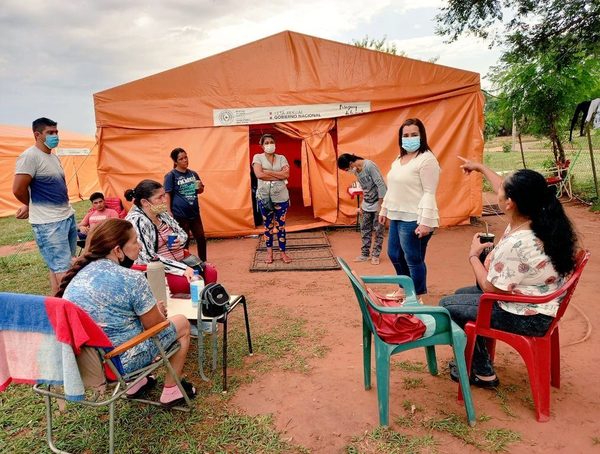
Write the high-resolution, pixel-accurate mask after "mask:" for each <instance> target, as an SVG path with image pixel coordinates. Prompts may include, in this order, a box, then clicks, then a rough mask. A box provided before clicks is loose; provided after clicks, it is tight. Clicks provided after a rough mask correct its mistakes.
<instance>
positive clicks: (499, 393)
mask: <svg viewBox="0 0 600 454" xmlns="http://www.w3.org/2000/svg"><path fill="white" fill-rule="evenodd" d="M518 390H519V387H518V386H516V385H508V386H500V387H499V388H498V389H496V398H497V399H498V400H499V401H500V408H502V411H503V412H504V413H505V414H506V415H507V416H511V417H513V418H514V417H516V415H515V414H514V412H513V410H512V408H511V407H510V405H509V401H510V395H511V394H514V393H515V392H517V391H518Z"/></svg>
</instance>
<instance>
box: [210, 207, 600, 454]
mask: <svg viewBox="0 0 600 454" xmlns="http://www.w3.org/2000/svg"><path fill="white" fill-rule="evenodd" d="M490 202H493V200H490V201H488V202H486V203H490ZM566 207H567V211H568V213H569V215H570V216H571V217H572V219H573V221H574V223H575V225H576V227H577V229H578V231H579V233H580V235H581V242H582V245H583V247H585V248H587V249H590V250H591V251H592V259H591V261H590V263H589V264H588V266H587V269H586V270H585V272H584V274H583V277H582V279H581V281H580V283H579V287H578V289H577V291H576V292H575V296H574V300H573V302H572V305H571V306H570V308H569V310H568V311H567V313H566V315H565V317H564V319H563V321H562V323H561V346H562V350H561V361H562V363H561V367H562V370H561V388H560V389H554V388H553V389H552V395H551V412H552V417H551V420H550V422H547V423H537V422H536V420H535V416H534V412H533V410H532V408H531V401H530V389H529V382H528V380H527V372H526V369H525V366H524V364H523V362H522V360H521V359H520V357H519V356H518V355H517V354H516V352H514V351H513V350H512V349H510V348H509V347H508V346H506V345H504V344H499V346H498V353H497V370H498V375H499V377H500V379H501V383H502V385H503V386H505V387H506V386H508V387H509V388H508V389H509V390H512V392H514V395H511V396H510V397H511V400H510V411H509V412H507V411H506V410H503V409H502V405H501V403H502V402H501V400H499V398H498V397H497V396H496V393H494V392H493V391H489V390H482V389H477V388H476V389H473V394H474V401H475V407H476V411H477V414H478V415H484V414H485V415H487V416H490V417H491V420H490V422H484V423H480V424H479V425H483V426H484V427H485V425H486V424H488V425H490V424H491V425H492V426H493V427H503V428H507V429H512V430H514V431H517V432H519V433H520V434H521V441H520V442H517V443H515V444H512V445H510V447H509V450H510V451H511V452H523V453H524V452H528V453H532V452H547V451H551V452H561V451H563V452H590V450H593V449H594V448H595V449H596V450H600V449H599V448H600V446H599V445H598V444H597V442H598V440H599V439H600V424H599V423H598V419H599V418H600V375H599V374H598V364H599V362H600V353H599V351H600V349H599V348H598V343H597V334H596V332H595V331H592V332H591V335H590V336H589V337H588V338H586V334H587V333H588V331H589V330H592V329H593V327H595V326H598V324H599V322H600V306H598V304H597V299H598V294H599V293H600V283H599V282H598V276H599V269H600V261H598V258H597V257H596V254H600V237H599V235H598V232H600V216H598V215H595V214H593V213H590V212H588V211H587V209H586V208H585V207H581V206H577V205H575V204H566ZM482 219H484V220H485V221H487V222H488V223H489V225H490V231H492V232H494V233H496V235H497V236H498V235H500V234H501V233H502V231H503V229H504V227H505V226H506V222H505V220H504V219H503V218H501V217H499V216H486V217H485V218H482ZM477 231H481V227H475V226H462V227H453V228H448V229H440V230H439V231H437V233H436V234H435V236H434V238H432V240H431V242H430V243H429V249H428V255H427V264H428V287H429V295H428V296H427V297H426V303H427V304H432V305H436V304H437V302H438V301H439V299H440V297H441V296H443V295H445V294H448V293H451V292H452V291H453V289H455V288H457V287H461V286H464V285H469V284H470V283H472V282H473V277H472V275H471V271H470V267H469V265H468V261H467V253H468V250H467V248H468V245H469V242H470V240H471V238H472V235H473V234H474V233H475V232H477ZM329 239H330V241H331V245H332V248H333V252H334V254H335V255H339V256H341V257H343V258H344V259H346V260H347V261H348V262H350V261H351V260H352V258H354V257H355V256H356V255H358V253H359V246H360V242H359V236H358V233H357V232H354V231H351V230H334V231H330V232H329ZM256 241H257V240H256V239H250V238H247V239H237V240H224V241H216V242H210V244H209V255H210V259H211V260H212V261H214V262H215V263H217V264H218V267H219V270H220V280H221V281H222V282H224V283H225V285H226V286H227V287H228V288H231V289H232V291H234V292H235V293H244V294H245V295H246V296H247V297H248V299H249V301H250V316H251V317H252V305H268V306H270V307H272V308H273V312H275V313H276V312H277V311H278V310H282V309H283V310H285V311H287V312H288V313H290V314H291V315H294V316H300V317H303V318H305V319H307V320H308V321H309V323H310V325H311V326H313V327H315V328H324V333H325V334H324V338H323V340H322V342H323V343H324V344H325V345H327V346H328V347H329V351H328V353H327V354H326V355H325V356H324V357H323V358H315V359H313V360H312V361H311V364H310V366H311V367H310V371H309V373H307V374H301V373H295V372H286V371H275V372H272V373H268V374H265V375H264V376H262V377H260V378H258V379H256V380H254V381H253V382H252V383H250V384H248V385H243V386H242V387H241V388H240V389H239V390H238V391H237V392H236V395H235V397H234V399H233V403H234V405H236V406H238V407H239V408H240V409H241V410H242V411H243V412H245V413H248V414H251V415H258V414H265V413H272V414H273V415H274V417H275V424H276V426H277V429H278V430H281V431H282V432H284V434H285V435H284V437H285V438H288V439H291V441H292V442H294V443H298V444H301V445H303V446H306V447H307V448H309V449H310V450H311V452H314V453H332V452H340V451H341V450H342V448H343V447H344V446H346V445H347V444H348V443H349V442H350V440H351V438H352V437H353V436H360V435H361V434H364V433H365V432H366V431H370V430H372V429H373V428H374V427H376V426H377V422H378V411H377V395H376V385H375V373H374V371H373V372H372V377H373V379H372V380H373V388H372V389H371V390H370V391H365V390H364V387H363V377H362V346H361V324H360V312H359V309H358V306H357V303H356V301H355V297H354V295H353V293H352V290H351V288H350V285H349V282H348V280H347V278H346V277H345V275H344V274H343V272H342V271H326V272H289V273H288V272H276V273H264V272H263V273H249V272H248V271H247V270H248V267H249V265H250V263H251V260H252V257H253V254H254V249H255V246H256ZM385 248H386V245H385V244H384V251H385V250H386V249H385ZM352 265H353V266H354V268H355V269H356V270H357V271H358V272H359V273H360V274H393V268H392V265H391V263H390V261H389V259H388V258H387V257H386V256H385V253H384V254H382V261H381V264H380V265H379V266H373V265H371V264H370V263H357V264H352ZM573 303H574V304H573ZM251 322H254V323H260V324H265V323H267V324H268V323H269V320H264V319H261V320H252V319H251ZM583 339H585V340H584V341H583V342H581V341H582V340H583ZM437 350H438V366H439V368H440V375H439V376H437V377H432V376H431V375H429V374H422V375H421V376H422V377H423V379H424V385H425V386H424V387H421V388H418V389H413V390H406V389H404V387H403V381H402V378H403V375H405V372H404V371H403V370H398V369H396V370H394V369H392V373H391V385H390V388H391V393H390V421H394V418H395V417H396V416H398V415H400V414H403V413H405V412H404V411H403V410H402V402H403V401H404V400H405V399H410V400H411V401H415V402H417V403H418V404H419V405H422V406H423V407H424V408H425V412H426V413H429V414H431V416H435V415H436V413H438V412H440V411H447V412H453V413H456V414H458V415H460V416H461V417H463V418H464V410H463V407H462V405H460V404H458V403H457V401H456V385H455V383H454V382H452V381H450V379H449V377H448V374H447V370H446V369H445V365H446V363H447V361H448V360H449V359H450V357H451V351H450V349H449V348H448V347H439V348H438V349H437ZM395 358H397V359H395V361H399V360H411V361H421V362H424V361H425V355H424V352H423V351H422V350H413V351H410V352H407V353H403V354H400V355H397V356H396V357H395ZM247 365H248V366H249V367H251V366H250V363H247ZM373 369H374V367H373ZM528 396H529V397H528ZM508 413H511V414H512V415H509V414H508ZM438 416H439V414H438ZM392 427H394V425H392ZM409 430H410V429H409ZM402 431H403V432H404V433H406V429H403V430H402ZM423 433H425V432H423ZM438 434H439V433H436V438H438V439H441V440H443V446H438V450H439V451H441V452H454V451H456V450H458V449H461V450H465V449H466V451H467V452H469V451H470V450H472V451H474V452H475V451H476V450H475V449H474V448H471V447H470V446H465V445H464V444H463V443H462V442H461V441H459V440H456V439H454V438H452V437H449V436H446V437H444V436H443V435H442V436H441V437H438Z"/></svg>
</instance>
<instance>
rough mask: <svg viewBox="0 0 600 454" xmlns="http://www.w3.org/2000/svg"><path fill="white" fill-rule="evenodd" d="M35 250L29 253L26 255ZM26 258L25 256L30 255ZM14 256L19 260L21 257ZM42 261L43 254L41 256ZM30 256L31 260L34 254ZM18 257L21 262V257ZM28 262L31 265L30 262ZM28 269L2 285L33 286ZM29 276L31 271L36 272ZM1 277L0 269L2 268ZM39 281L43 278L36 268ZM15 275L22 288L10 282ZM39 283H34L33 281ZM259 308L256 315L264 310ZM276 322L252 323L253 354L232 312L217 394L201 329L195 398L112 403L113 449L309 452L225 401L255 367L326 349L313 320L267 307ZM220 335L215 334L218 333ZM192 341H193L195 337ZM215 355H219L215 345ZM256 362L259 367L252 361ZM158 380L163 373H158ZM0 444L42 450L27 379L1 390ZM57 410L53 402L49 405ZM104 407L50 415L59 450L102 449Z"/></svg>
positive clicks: (266, 420)
mask: <svg viewBox="0 0 600 454" xmlns="http://www.w3.org/2000/svg"><path fill="white" fill-rule="evenodd" d="M29 255H31V256H34V255H35V254H29ZM30 259H31V257H30ZM19 260H20V259H19ZM40 260H41V259H40ZM33 261H34V262H35V260H33ZM19 263H20V262H19ZM28 266H32V265H31V264H29V265H28ZM30 273H31V270H30V269H28V268H27V269H25V271H23V270H21V272H20V273H19V272H15V273H13V275H12V278H10V279H5V280H4V281H2V282H3V285H4V287H7V286H8V284H7V283H9V284H10V285H11V286H12V288H14V290H21V291H34V289H32V288H31V285H30V284H31V282H27V279H26V278H25V277H23V276H22V275H29V274H30ZM34 276H35V275H34ZM2 277H3V278H5V276H4V275H3V273H2ZM41 278H42V279H43V281H44V285H47V282H46V281H47V277H46V274H45V273H42V277H41ZM11 279H12V280H15V279H16V280H18V281H19V282H22V283H23V285H28V284H29V286H28V287H24V288H19V287H20V286H19V285H17V284H15V283H14V282H12V283H11ZM36 286H37V287H39V285H36ZM259 312H260V311H257V313H256V314H254V315H255V316H256V318H255V320H258V319H260V318H261V315H263V316H264V317H266V313H267V312H268V308H265V314H260V313H259ZM268 315H269V317H271V316H272V317H273V318H272V319H270V323H271V320H272V321H275V323H274V324H272V325H271V324H269V325H268V326H269V328H268V330H265V329H264V328H263V330H262V331H261V330H260V328H261V326H260V324H258V326H253V327H252V328H253V341H254V350H255V352H256V357H254V358H252V359H248V357H247V356H246V355H247V351H248V350H247V349H248V346H247V343H246V337H245V329H244V327H243V317H242V315H241V312H240V313H239V314H236V313H234V314H232V317H231V319H230V330H229V348H228V353H229V354H228V366H229V369H230V371H234V373H230V375H229V379H228V388H229V389H228V391H229V392H228V393H227V394H225V395H223V394H221V389H222V387H221V386H222V385H221V379H222V374H221V368H220V364H219V365H218V366H217V370H216V371H215V372H214V373H212V374H211V373H210V359H211V353H212V344H211V336H205V337H204V339H203V340H201V341H203V342H205V344H204V351H205V355H206V362H205V366H204V370H205V372H206V373H207V374H209V377H211V379H212V380H211V382H209V383H206V382H203V381H202V380H200V379H199V377H198V369H197V368H198V365H197V357H196V354H190V356H189V358H188V361H187V363H186V368H185V373H186V374H187V375H188V377H189V378H190V380H191V381H192V382H193V383H194V384H195V385H196V389H197V391H198V397H197V398H196V399H195V400H194V401H193V406H194V408H193V410H192V412H191V413H182V412H177V411H163V410H160V409H156V407H150V406H144V405H140V404H138V403H135V402H127V401H119V402H118V403H117V424H116V427H117V430H116V434H115V440H116V444H115V450H116V452H127V453H140V454H141V453H156V454H159V453H160V454H162V453H165V454H179V453H184V454H185V453H190V454H191V453H203V452H211V453H212V452H215V453H224V452H235V453H255V452H260V453H284V452H285V453H288V452H289V453H299V454H306V453H307V452H308V451H307V450H306V449H305V448H303V447H302V446H298V445H295V444H293V443H291V442H290V440H287V439H286V438H285V437H284V436H282V434H280V433H279V432H278V431H277V430H276V428H275V426H274V424H273V419H272V416H270V415H260V416H256V417H252V416H247V415H243V414H239V413H238V412H236V411H235V410H234V409H232V408H230V407H229V401H230V400H231V398H232V397H233V396H234V395H235V392H236V390H237V389H238V388H239V385H240V384H241V383H247V382H251V381H252V380H253V379H254V378H255V377H257V376H259V373H258V369H262V370H271V369H273V368H276V367H279V368H281V367H283V366H286V365H288V366H289V365H291V366H293V367H290V368H291V369H292V370H296V369H295V368H296V367H299V366H298V364H299V363H298V362H296V359H295V358H296V357H300V358H302V361H303V363H302V366H303V367H302V371H303V372H306V370H307V366H306V367H304V365H308V364H309V360H310V358H313V357H316V356H319V355H324V354H325V353H326V351H327V347H325V346H323V345H321V343H320V342H319V339H320V338H321V337H322V336H323V333H324V331H323V330H322V329H319V328H318V327H317V329H313V328H314V325H311V326H310V328H311V329H310V330H309V326H307V323H306V322H305V321H304V320H303V319H300V318H294V317H291V316H289V315H288V314H286V313H285V312H282V313H281V314H276V315H274V314H272V313H271V312H269V313H268ZM219 341H221V336H219ZM196 342H197V340H193V343H194V344H195V343H196ZM218 351H219V354H218V359H219V363H220V361H221V352H222V350H221V346H220V347H219V350H218ZM191 352H194V353H195V352H197V346H196V345H192V346H191V350H190V353H191ZM247 360H248V361H251V365H250V367H247V368H246V369H242V370H241V371H239V370H238V371H236V368H241V366H242V365H243V363H244V362H245V361H247ZM257 364H258V366H259V367H258V368H257V367H256V366H257ZM159 381H161V378H160V377H159ZM161 388H162V387H161V386H158V387H157V389H156V390H155V391H154V392H153V394H152V398H153V399H157V398H158V397H159V395H160V391H161ZM0 407H1V408H2V411H1V412H0V446H2V449H0V451H1V452H15V453H16V452H45V451H46V450H47V448H46V445H45V413H44V404H43V401H42V399H41V398H40V397H39V396H37V395H36V394H34V393H33V392H32V391H31V388H30V387H29V386H11V387H10V388H9V389H8V390H6V391H5V392H3V393H0ZM54 408H55V409H56V405H54ZM107 421H108V413H107V410H102V411H100V410H95V409H90V408H82V407H80V406H76V405H72V404H67V411H66V412H65V413H64V414H57V415H56V419H55V425H54V426H55V430H56V434H55V435H56V439H57V440H59V441H57V443H58V446H59V448H60V449H63V450H67V451H71V452H86V453H91V452H105V451H106V442H107V438H108V424H107Z"/></svg>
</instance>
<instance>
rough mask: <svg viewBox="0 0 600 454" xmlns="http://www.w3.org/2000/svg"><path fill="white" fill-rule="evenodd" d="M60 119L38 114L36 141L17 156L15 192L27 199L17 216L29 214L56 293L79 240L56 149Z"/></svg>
mask: <svg viewBox="0 0 600 454" xmlns="http://www.w3.org/2000/svg"><path fill="white" fill-rule="evenodd" d="M56 125H57V123H56V122H55V121H52V120H50V119H48V118H44V117H42V118H38V119H37V120H35V121H34V122H33V124H32V129H33V137H34V138H35V145H33V146H32V147H30V148H28V149H27V150H25V151H24V152H23V153H21V155H20V156H19V158H18V159H17V164H16V167H15V179H14V181H13V194H14V195H15V197H16V198H17V200H19V202H21V203H23V206H22V207H21V208H19V209H18V210H17V213H16V217H17V219H27V218H29V223H30V224H31V227H32V229H33V236H34V237H35V241H36V243H37V246H38V249H39V250H40V253H41V255H42V257H43V258H44V261H45V262H46V265H48V268H49V269H50V286H51V288H52V295H54V294H55V293H56V291H57V290H58V287H59V284H60V281H61V280H62V277H63V276H64V274H65V273H66V272H67V271H68V269H69V268H70V266H71V258H72V257H73V256H74V255H75V249H76V244H77V225H76V222H75V210H73V207H72V206H71V204H70V203H69V195H68V191H67V183H66V181H65V172H64V170H63V168H62V166H61V164H60V160H59V159H58V157H57V156H56V155H55V154H53V153H52V149H54V148H56V147H57V146H58V141H59V139H58V128H57V127H56Z"/></svg>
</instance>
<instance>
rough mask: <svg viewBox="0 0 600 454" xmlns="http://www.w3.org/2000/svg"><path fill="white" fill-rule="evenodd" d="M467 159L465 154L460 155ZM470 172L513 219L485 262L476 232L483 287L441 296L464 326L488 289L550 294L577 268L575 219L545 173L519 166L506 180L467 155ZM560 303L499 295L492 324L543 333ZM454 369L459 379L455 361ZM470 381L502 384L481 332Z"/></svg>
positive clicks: (474, 247) (476, 268)
mask: <svg viewBox="0 0 600 454" xmlns="http://www.w3.org/2000/svg"><path fill="white" fill-rule="evenodd" d="M461 159H462V158H461ZM463 161H464V164H463V165H462V168H463V170H464V171H465V173H467V174H468V173H471V172H472V171H477V172H481V173H482V174H483V175H484V176H485V177H486V178H487V180H488V181H489V182H490V184H491V185H492V187H493V189H494V191H495V192H496V193H497V194H498V205H499V206H500V208H501V209H502V210H503V211H504V212H505V213H506V216H507V217H508V220H509V224H508V226H507V227H506V230H505V231H504V235H503V236H502V238H501V239H500V240H499V241H498V244H497V245H496V246H495V247H494V248H493V249H492V251H491V252H490V254H489V255H488V256H487V257H486V259H485V261H484V262H483V263H482V262H481V261H480V259H479V255H480V253H481V252H482V251H483V249H484V248H486V246H489V243H487V244H486V243H483V244H482V243H481V242H480V239H479V236H480V235H481V234H479V233H478V234H476V235H475V236H474V237H473V241H472V243H471V247H470V250H469V258H468V260H469V263H470V265H471V267H472V269H473V273H474V274H475V278H476V280H477V284H478V286H479V287H465V288H461V289H458V290H457V291H456V292H455V294H454V295H451V296H447V297H445V298H442V300H441V301H440V306H442V307H445V308H446V309H448V311H449V312H450V315H451V317H452V319H453V320H454V321H455V322H456V323H457V324H458V325H459V326H460V327H462V328H464V326H465V324H466V323H467V322H469V321H474V320H475V319H476V318H477V311H478V305H479V297H480V296H481V294H482V293H483V292H486V293H499V294H520V295H531V296H543V295H548V294H550V293H552V292H554V291H555V290H557V289H558V288H559V287H560V286H561V285H562V284H563V282H564V280H565V278H567V277H568V276H569V275H570V274H571V273H572V272H573V270H574V269H575V264H576V261H575V256H576V252H577V235H576V234H575V230H574V228H573V225H572V224H571V221H570V220H569V218H568V217H567V215H566V214H565V212H564V210H563V207H562V205H561V204H560V202H559V201H558V200H557V198H556V195H555V191H554V190H553V189H551V188H549V187H548V185H547V184H546V180H545V178H544V177H543V176H542V175H541V174H539V173H537V172H535V171H533V170H518V171H516V172H514V173H513V174H511V175H509V176H508V177H507V178H506V179H505V180H502V177H500V176H499V175H497V174H496V173H495V172H494V171H492V170H491V169H489V168H487V167H486V166H484V165H483V164H480V163H476V162H472V161H467V160H465V159H463ZM560 303H561V298H557V299H555V300H553V301H551V302H549V303H546V304H518V303H507V302H502V301H497V302H496V303H495V304H494V307H493V309H492V318H491V326H492V328H495V329H499V330H503V331H507V332H511V333H515V334H522V335H524V336H543V335H545V334H546V332H547V331H548V328H549V327H550V324H551V323H552V320H553V318H554V317H555V316H556V313H557V311H558V308H559V306H560ZM450 375H451V377H452V379H454V380H455V381H458V373H457V370H456V368H455V367H454V366H453V365H452V364H451V366H450ZM471 383H472V384H474V385H476V386H479V387H482V388H493V387H496V386H498V385H499V383H500V382H499V380H498V377H496V373H495V371H494V366H493V365H492V362H491V361H490V356H489V354H488V351H487V348H486V344H485V339H484V338H481V337H478V338H477V341H476V344H475V351H474V355H473V365H472V371H471Z"/></svg>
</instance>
